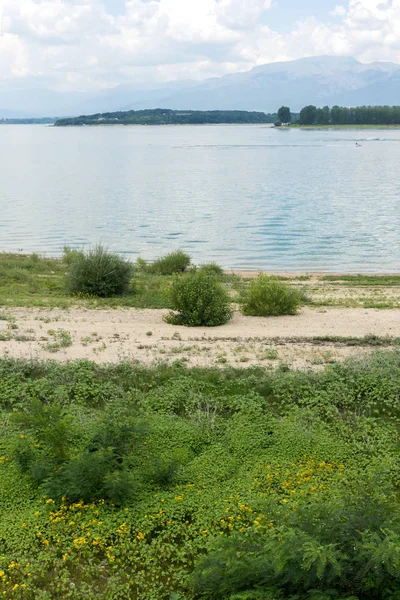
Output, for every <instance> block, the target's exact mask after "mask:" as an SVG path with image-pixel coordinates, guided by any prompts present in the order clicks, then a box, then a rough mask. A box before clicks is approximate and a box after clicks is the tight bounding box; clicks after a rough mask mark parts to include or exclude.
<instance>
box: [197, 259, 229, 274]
mask: <svg viewBox="0 0 400 600" xmlns="http://www.w3.org/2000/svg"><path fill="white" fill-rule="evenodd" d="M199 271H205V272H206V273H209V274H210V275H216V276H218V277H221V275H223V274H224V270H223V268H222V267H220V265H218V264H217V263H215V262H211V263H206V264H204V265H200V267H199Z"/></svg>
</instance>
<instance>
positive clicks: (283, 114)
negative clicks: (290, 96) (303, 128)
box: [278, 106, 292, 123]
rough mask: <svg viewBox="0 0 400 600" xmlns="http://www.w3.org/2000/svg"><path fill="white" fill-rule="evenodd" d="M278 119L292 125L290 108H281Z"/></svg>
mask: <svg viewBox="0 0 400 600" xmlns="http://www.w3.org/2000/svg"><path fill="white" fill-rule="evenodd" d="M278 119H279V121H280V122H281V123H290V122H291V120H292V115H291V112H290V108H289V107H288V106H281V107H280V109H279V110H278Z"/></svg>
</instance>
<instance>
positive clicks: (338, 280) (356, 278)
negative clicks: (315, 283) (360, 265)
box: [321, 275, 400, 287]
mask: <svg viewBox="0 0 400 600" xmlns="http://www.w3.org/2000/svg"><path fill="white" fill-rule="evenodd" d="M321 281H329V282H331V283H334V284H337V285H346V286H363V285H366V286H376V285H377V286H383V285H384V286H387V287H390V286H400V275H324V276H323V277H321Z"/></svg>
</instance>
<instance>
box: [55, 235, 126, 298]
mask: <svg viewBox="0 0 400 600" xmlns="http://www.w3.org/2000/svg"><path fill="white" fill-rule="evenodd" d="M66 257H67V259H70V260H69V263H70V264H69V269H68V272H67V275H66V287H67V290H68V292H69V293H70V294H88V295H90V296H99V297H100V298H108V297H110V296H118V295H120V294H124V293H126V292H127V291H128V289H129V286H130V283H131V279H132V275H133V270H132V264H131V263H129V262H128V261H127V260H124V259H123V258H122V257H121V256H119V255H118V254H115V253H113V252H109V251H108V250H107V249H106V248H104V247H103V246H101V245H100V244H99V245H97V246H95V247H94V248H92V249H90V250H88V251H87V252H76V251H75V253H73V252H69V254H68V252H67V253H66Z"/></svg>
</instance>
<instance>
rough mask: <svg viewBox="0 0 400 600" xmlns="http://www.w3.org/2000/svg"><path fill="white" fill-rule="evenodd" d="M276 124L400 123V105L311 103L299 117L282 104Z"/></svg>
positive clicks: (302, 110) (303, 109)
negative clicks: (351, 105)
mask: <svg viewBox="0 0 400 600" xmlns="http://www.w3.org/2000/svg"><path fill="white" fill-rule="evenodd" d="M277 115H278V120H277V121H276V122H275V125H276V126H279V125H282V123H285V124H287V123H292V122H293V123H294V124H299V125H400V106H354V107H346V106H333V107H332V108H330V107H329V106H324V107H323V108H317V107H316V106H314V105H313V104H309V105H307V106H305V107H304V108H302V109H301V111H300V114H299V117H298V119H295V118H293V117H294V115H293V114H292V113H291V111H290V108H289V107H287V106H281V108H280V109H279V110H278V112H277Z"/></svg>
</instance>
